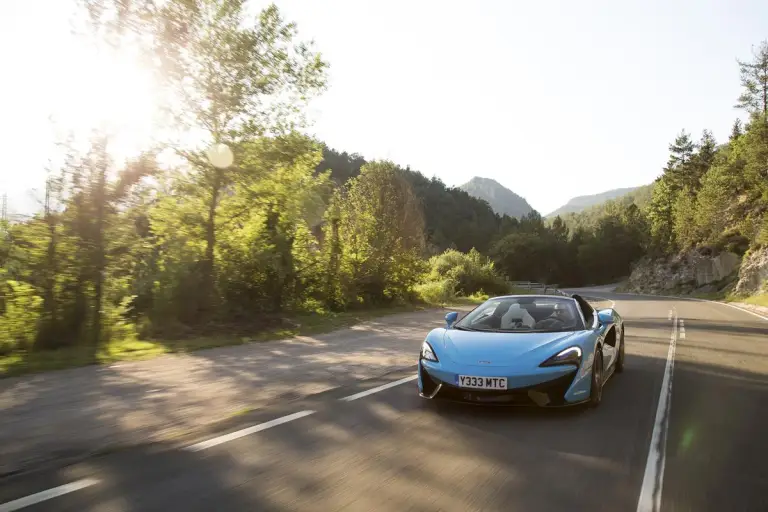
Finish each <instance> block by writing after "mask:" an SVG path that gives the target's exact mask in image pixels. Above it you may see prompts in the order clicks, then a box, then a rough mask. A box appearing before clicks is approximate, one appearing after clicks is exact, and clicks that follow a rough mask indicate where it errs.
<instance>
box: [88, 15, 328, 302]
mask: <svg viewBox="0 0 768 512" xmlns="http://www.w3.org/2000/svg"><path fill="white" fill-rule="evenodd" d="M85 1H86V3H87V4H88V7H89V8H90V12H91V13H92V19H93V20H94V23H95V24H96V25H97V26H100V27H104V26H106V27H112V28H113V32H120V33H130V32H133V33H138V34H140V35H141V36H142V37H139V40H140V41H145V40H147V39H148V40H150V43H145V44H144V46H145V47H147V48H148V50H147V52H148V55H147V60H148V62H158V63H160V64H161V68H160V69H161V70H162V77H163V79H164V83H165V84H166V86H167V87H168V89H169V91H171V92H172V96H173V97H175V98H177V99H178V100H177V101H172V102H169V103H168V104H167V105H165V108H166V110H167V111H168V113H169V115H170V117H171V118H172V119H173V121H174V123H175V124H176V125H177V126H181V127H186V128H187V129H188V131H190V132H193V133H195V135H196V137H198V138H202V142H203V144H202V147H210V146H212V145H214V144H226V145H227V146H228V147H229V148H231V149H232V150H233V151H234V153H235V163H234V164H233V165H232V166H230V167H228V168H226V169H222V168H220V167H216V166H214V165H212V163H211V162H210V161H209V160H208V158H207V157H206V153H205V152H204V151H203V150H201V149H200V146H196V147H193V148H184V147H183V146H182V145H180V144H173V145H172V147H173V148H174V149H175V151H176V153H177V154H178V155H179V156H181V157H182V158H183V159H184V160H185V161H186V163H187V165H188V166H189V168H190V173H189V186H188V187H187V192H188V193H189V194H196V195H198V196H199V197H200V199H202V200H203V202H204V204H205V209H206V213H205V215H204V216H203V217H201V218H200V222H201V223H202V224H203V226H204V231H205V250H204V253H203V255H202V260H201V265H200V269H199V270H200V274H201V281H200V290H199V293H198V295H199V296H200V297H201V303H200V307H201V313H209V312H210V309H211V301H212V300H213V295H214V285H215V278H216V264H215V259H216V243H217V229H216V226H217V218H216V217H217V213H218V210H219V206H220V202H221V200H222V194H224V193H225V192H226V191H227V190H228V189H229V188H230V187H231V186H233V184H234V183H236V182H237V181H238V179H239V176H240V175H241V174H243V173H247V172H249V171H248V169H246V168H245V166H244V165H243V162H242V158H243V155H242V153H241V151H239V149H240V144H241V143H243V142H246V141H248V140H251V139H253V138H257V137H261V136H264V135H266V134H285V133H290V132H291V131H292V130H293V129H295V128H296V127H298V126H300V125H301V124H302V121H303V120H302V117H301V115H300V110H299V107H300V106H302V105H303V104H304V103H305V102H306V100H307V99H309V98H310V97H311V96H313V95H315V94H316V93H318V92H320V91H321V90H323V89H324V87H325V80H326V78H325V69H326V67H327V65H326V63H325V62H324V61H323V60H322V59H321V58H320V55H319V54H318V53H315V52H313V51H312V50H311V47H310V44H309V43H305V42H299V41H297V40H296V39H297V31H296V26H295V25H294V24H293V23H287V22H286V21H285V20H283V18H282V16H281V15H280V12H279V11H278V9H277V7H276V6H275V5H274V4H272V5H269V6H268V7H266V8H265V9H263V10H262V11H261V12H260V14H259V15H258V17H257V20H256V22H255V24H252V22H251V21H250V20H248V19H247V16H246V13H245V9H244V6H245V2H244V0H201V1H196V2H190V1H187V0H169V1H168V2H164V3H155V2H152V1H150V0H143V1H139V2H136V3H132V2H129V3H125V2H123V1H122V0H112V1H111V2H110V1H107V0H85ZM105 12H108V13H112V15H111V16H110V15H105V14H104V13H105ZM113 20H116V21H113ZM134 39H135V38H134ZM202 316H205V314H203V315H202Z"/></svg>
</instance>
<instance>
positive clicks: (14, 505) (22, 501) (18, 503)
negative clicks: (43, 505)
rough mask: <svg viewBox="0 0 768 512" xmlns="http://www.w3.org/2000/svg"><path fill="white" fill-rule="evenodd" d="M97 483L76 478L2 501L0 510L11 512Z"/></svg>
mask: <svg viewBox="0 0 768 512" xmlns="http://www.w3.org/2000/svg"><path fill="white" fill-rule="evenodd" d="M98 483H99V481H98V480H95V479H93V478H83V479H82V480H77V481H76V482H72V483H69V484H66V485H60V486H59V487H54V488H53V489H48V490H47V491H42V492H38V493H36V494H30V495H29V496H25V497H23V498H19V499H17V500H13V501H9V502H8V503H3V504H1V505H0V512H12V511H14V510H19V509H22V508H24V507H29V506H31V505H35V504H37V503H40V502H43V501H47V500H50V499H53V498H58V497H59V496H63V495H64V494H69V493H70V492H74V491H79V490H80V489H85V488H86V487H90V486H92V485H96V484H98Z"/></svg>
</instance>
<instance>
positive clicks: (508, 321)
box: [472, 297, 592, 330]
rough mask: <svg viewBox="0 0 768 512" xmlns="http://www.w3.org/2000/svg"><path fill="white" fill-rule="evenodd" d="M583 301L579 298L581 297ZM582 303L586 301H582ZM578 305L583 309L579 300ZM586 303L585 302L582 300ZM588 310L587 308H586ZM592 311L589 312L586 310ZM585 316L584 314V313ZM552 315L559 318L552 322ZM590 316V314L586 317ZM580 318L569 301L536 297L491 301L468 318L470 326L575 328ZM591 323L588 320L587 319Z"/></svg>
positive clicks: (578, 324)
mask: <svg viewBox="0 0 768 512" xmlns="http://www.w3.org/2000/svg"><path fill="white" fill-rule="evenodd" d="M582 301H583V299H582ZM577 302H578V301H577ZM584 304H586V301H584ZM579 306H580V307H581V308H582V311H584V308H583V306H582V305H581V302H579ZM586 306H587V307H589V304H586ZM590 310H591V308H590ZM589 314H590V315H592V312H591V311H590V313H589ZM585 317H587V315H586V314H585ZM553 318H554V319H559V320H557V321H556V322H555V321H553ZM587 318H591V317H587ZM580 324H581V319H580V318H579V317H578V312H577V311H576V310H575V308H574V307H573V305H572V303H571V304H569V303H568V302H565V301H562V300H557V299H556V300H549V301H548V300H546V299H543V298H541V297H539V298H533V297H532V298H530V299H528V298H517V299H515V300H514V301H510V300H499V301H494V302H492V303H491V304H489V305H488V307H487V308H486V309H485V310H484V311H483V312H482V313H481V314H480V315H479V317H478V318H477V319H476V320H475V321H473V322H472V327H474V328H485V329H491V330H496V329H503V330H505V329H526V328H527V329H548V328H569V329H570V328H575V327H577V326H580ZM587 325H588V326H591V320H587Z"/></svg>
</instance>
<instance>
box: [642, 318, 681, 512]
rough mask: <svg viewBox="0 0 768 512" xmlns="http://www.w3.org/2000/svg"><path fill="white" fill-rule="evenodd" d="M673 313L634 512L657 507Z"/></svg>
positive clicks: (669, 388) (674, 332)
mask: <svg viewBox="0 0 768 512" xmlns="http://www.w3.org/2000/svg"><path fill="white" fill-rule="evenodd" d="M677 323H678V319H677V313H675V318H674V320H673V324H672V337H671V339H670V341H669V351H668V352H667V366H666V368H665V369H664V379H663V380H662V381H661V392H660V393H659V404H658V406H657V407H656V421H655V423H654V425H653V434H652V435H651V445H650V447H649V449H648V460H647V461H646V463H645V473H644V474H643V484H642V486H641V487H640V498H639V499H638V501H637V512H658V511H659V509H660V507H661V489H662V486H663V484H664V463H665V460H666V454H667V427H668V426H669V411H670V406H671V404H672V374H673V373H674V369H675V344H676V342H677Z"/></svg>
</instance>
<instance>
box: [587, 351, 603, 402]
mask: <svg viewBox="0 0 768 512" xmlns="http://www.w3.org/2000/svg"><path fill="white" fill-rule="evenodd" d="M602 401H603V353H602V352H601V351H599V350H598V351H597V352H596V353H595V360H594V362H593V363H592V385H591V386H590V389H589V406H590V407H597V406H598V405H600V402H602Z"/></svg>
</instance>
